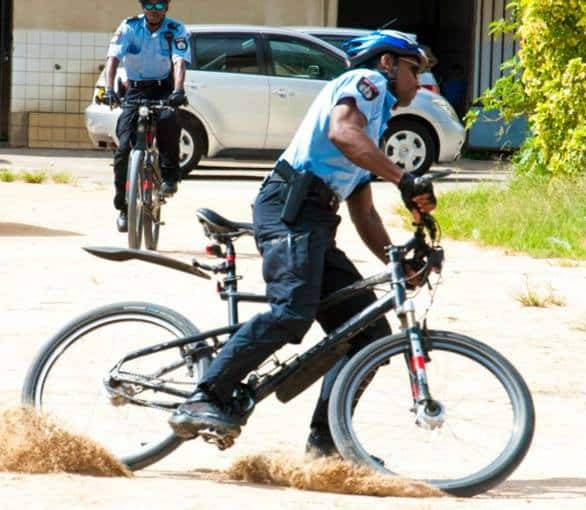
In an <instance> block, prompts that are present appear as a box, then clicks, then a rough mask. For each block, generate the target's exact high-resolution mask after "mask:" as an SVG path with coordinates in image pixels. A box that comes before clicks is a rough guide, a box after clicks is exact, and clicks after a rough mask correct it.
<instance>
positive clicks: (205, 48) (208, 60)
mask: <svg viewBox="0 0 586 510" xmlns="http://www.w3.org/2000/svg"><path fill="white" fill-rule="evenodd" d="M194 47H195V58H194V63H195V65H194V67H193V69H197V70H200V71H217V72H223V73H243V74H259V73H260V66H259V61H258V53H257V44H256V39H255V38H254V37H253V36H251V35H250V34H242V35H225V34H222V35H219V34H197V35H196V36H195V44H194Z"/></svg>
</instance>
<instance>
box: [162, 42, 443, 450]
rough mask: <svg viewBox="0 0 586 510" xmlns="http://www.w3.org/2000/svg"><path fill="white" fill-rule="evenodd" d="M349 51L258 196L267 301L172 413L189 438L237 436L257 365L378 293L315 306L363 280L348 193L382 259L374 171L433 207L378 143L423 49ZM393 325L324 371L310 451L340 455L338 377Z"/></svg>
mask: <svg viewBox="0 0 586 510" xmlns="http://www.w3.org/2000/svg"><path fill="white" fill-rule="evenodd" d="M347 52H348V54H349V56H350V57H351V62H352V63H353V67H354V68H355V69H353V70H350V71H348V72H346V73H344V74H343V75H341V76H339V77H338V78H337V79H335V80H333V81H331V82H329V83H328V84H327V85H326V86H325V87H324V88H323V89H322V91H321V92H320V94H319V95H318V96H317V98H316V99H315V101H314V102H313V104H312V106H311V107H310V109H309V111H308V112H307V114H306V116H305V118H304V120H303V122H302V123H301V125H300V126H299V128H298V130H297V133H296V135H295V137H294V138H293V140H292V142H291V144H290V145H289V147H288V148H287V150H286V151H285V152H284V153H283V155H282V156H281V158H280V160H279V161H278V162H277V165H276V166H275V169H274V170H273V172H272V173H271V174H269V175H268V176H267V178H266V179H265V181H264V182H263V184H262V186H261V189H260V192H259V194H258V196H257V198H256V201H255V204H254V229H255V238H256V243H257V246H258V248H259V250H260V252H261V254H262V257H263V266H262V269H263V277H264V279H265V281H266V284H267V296H268V297H269V300H270V305H271V309H270V311H268V312H266V313H263V314H259V315H256V316H255V317H253V318H252V319H251V320H249V321H248V322H247V323H245V324H244V325H243V326H242V327H241V328H240V329H239V330H238V331H237V332H236V333H235V334H234V335H233V336H232V337H231V338H230V339H229V340H228V342H227V344H226V345H225V346H224V347H223V348H222V350H221V351H220V352H219V354H218V356H217V357H216V358H215V359H214V360H213V361H212V363H211V365H210V367H209V369H208V371H207V372H206V373H204V375H203V377H202V379H201V381H200V382H199V384H198V387H197V389H196V391H195V393H194V394H193V395H192V396H191V397H190V398H188V399H187V401H186V402H185V403H183V404H182V405H181V406H179V408H178V409H177V411H176V412H175V413H174V414H173V416H172V417H171V418H170V420H169V423H170V425H171V427H172V428H173V430H174V431H175V433H176V434H177V435H179V436H181V437H185V438H189V437H193V436H194V435H196V434H197V432H198V431H200V430H202V429H209V428H212V429H215V430H216V432H218V433H220V434H224V435H229V436H232V437H236V436H237V435H238V434H239V433H240V426H241V425H243V423H244V421H245V419H246V417H243V416H242V415H239V414H238V412H237V411H236V410H237V406H236V401H235V400H234V399H233V395H234V390H235V389H236V388H238V387H239V383H240V382H241V381H242V380H243V379H244V377H245V376H246V375H247V374H248V373H249V372H250V371H252V370H254V369H256V368H257V367H258V366H259V365H260V364H261V363H262V362H263V361H264V360H265V359H266V358H267V357H268V356H270V355H271V354H272V353H273V352H274V351H276V350H277V349H279V348H280V347H282V346H283V345H285V344H286V343H288V342H292V343H298V342H300V341H301V339H302V338H303V336H304V335H305V333H306V332H307V330H308V329H309V327H310V326H311V324H312V322H313V321H314V320H315V319H317V320H318V322H319V323H320V325H321V326H322V328H323V329H324V330H325V331H326V332H331V331H333V330H334V329H335V328H337V327H338V326H340V325H341V324H342V323H343V322H345V321H346V320H347V319H348V318H349V317H351V316H352V315H354V314H357V313H358V312H360V311H361V310H363V309H364V308H365V307H366V306H368V305H369V304H370V303H372V302H374V301H375V300H376V296H375V294H374V293H373V292H370V293H362V294H360V295H357V296H356V297H354V298H351V299H349V300H346V301H344V302H343V303H340V305H339V306H338V307H336V306H334V307H328V309H327V310H323V311H322V310H320V308H319V303H320V300H321V299H323V298H324V297H326V296H328V295H329V294H331V293H332V292H335V291H336V290H338V289H340V288H342V287H345V286H347V285H349V284H351V283H353V282H355V281H357V280H359V279H361V278H362V277H361V275H360V273H359V272H358V270H357V269H356V267H355V266H354V264H353V263H352V262H351V261H350V260H349V259H348V257H347V256H346V255H345V253H344V252H343V251H342V250H340V249H339V248H338V247H337V246H336V243H335V235H336V230H337V227H338V224H339V222H340V217H339V216H338V215H337V214H336V211H337V204H338V202H339V201H344V200H345V201H346V202H347V204H348V209H349V212H350V217H351V219H352V222H353V223H354V225H355V227H356V229H357V231H358V234H359V235H360V237H361V239H362V240H363V242H364V243H365V244H366V245H367V246H368V248H369V249H370V250H371V251H372V252H373V253H374V254H375V255H376V256H377V257H378V258H379V259H380V260H381V261H382V262H383V263H387V262H388V261H387V258H386V257H387V255H386V252H385V249H384V248H385V246H388V245H390V243H391V241H390V238H389V236H388V234H387V232H386V230H385V228H384V226H383V223H382V221H381V218H380V216H379V214H378V213H377V211H376V209H375V207H374V204H373V200H372V190H371V186H370V182H371V180H372V179H373V178H374V177H375V176H378V177H380V178H382V179H384V180H386V181H390V182H392V183H394V184H396V185H397V186H398V188H399V190H400V191H401V194H402V197H403V200H404V202H405V205H406V206H407V208H408V209H410V210H411V212H412V214H413V217H414V219H415V221H419V220H420V214H421V213H427V212H429V211H431V210H432V209H433V208H434V207H435V197H434V194H433V187H432V185H431V183H427V184H425V185H418V184H416V182H415V179H414V177H413V176H412V175H411V174H409V173H404V172H403V170H402V169H401V168H399V167H398V166H397V165H395V164H394V163H393V162H392V161H391V160H390V159H389V158H388V157H387V156H386V155H385V154H384V153H383V152H382V151H381V150H380V149H379V147H378V142H379V140H380V138H381V136H382V134H383V132H384V131H385V129H386V127H387V122H388V120H389V119H390V117H391V109H392V108H394V107H395V106H398V105H400V106H406V105H408V104H409V103H410V102H411V100H412V99H413V98H414V97H415V94H416V92H417V89H418V85H419V83H418V74H419V73H420V72H421V71H422V70H423V68H424V67H425V65H426V63H427V58H426V57H425V53H424V52H423V50H422V49H421V48H420V47H419V46H418V45H417V44H416V43H415V42H414V41H412V40H411V39H409V38H408V37H400V36H398V35H397V34H396V33H392V32H384V31H382V32H374V33H372V34H369V35H366V36H363V37H359V38H356V39H353V40H351V41H349V43H348V47H347ZM300 179H301V180H300ZM299 182H302V183H303V184H304V185H303V186H301V185H297V184H296V183H299ZM295 190H297V191H298V192H299V193H301V196H295V193H294V192H295ZM285 197H286V198H285ZM390 332H391V331H390V327H389V325H388V323H387V321H386V319H384V318H383V319H381V320H379V321H378V322H377V323H376V324H374V325H373V326H370V327H369V328H367V329H366V330H365V331H363V332H362V333H361V334H360V335H358V336H356V337H355V338H354V339H353V340H352V346H353V347H352V349H351V350H350V351H349V353H348V354H347V355H346V356H345V357H344V358H342V359H340V360H339V361H338V362H337V363H336V364H335V365H334V366H333V367H332V368H331V369H330V371H329V372H328V373H327V374H326V375H325V377H324V380H323V383H322V389H321V394H320V398H319V400H318V403H317V406H316V408H315V411H314V414H313V418H312V421H311V431H310V434H309V438H308V442H307V449H308V450H314V451H315V452H317V453H318V454H321V455H331V454H333V453H335V452H336V448H335V445H334V443H333V440H332V437H331V435H330V430H329V425H328V418H327V410H328V402H329V395H330V392H331V389H332V387H333V383H334V381H335V379H336V376H337V374H338V373H339V372H340V370H341V369H342V367H343V366H344V365H345V364H346V363H347V362H348V360H349V359H350V357H352V355H353V354H354V353H356V352H357V351H358V350H359V349H360V348H362V347H364V346H365V345H367V344H368V343H370V342H372V341H374V340H376V339H378V338H381V337H383V336H386V335H389V334H390Z"/></svg>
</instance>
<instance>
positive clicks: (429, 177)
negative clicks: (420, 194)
mask: <svg viewBox="0 0 586 510" xmlns="http://www.w3.org/2000/svg"><path fill="white" fill-rule="evenodd" d="M452 173H453V172H452V171H451V170H442V171H441V172H430V173H428V174H426V175H422V176H421V177H416V178H415V185H416V186H420V185H422V184H425V183H427V182H430V181H437V180H438V179H442V178H443V177H447V176H448V175H451V174H452Z"/></svg>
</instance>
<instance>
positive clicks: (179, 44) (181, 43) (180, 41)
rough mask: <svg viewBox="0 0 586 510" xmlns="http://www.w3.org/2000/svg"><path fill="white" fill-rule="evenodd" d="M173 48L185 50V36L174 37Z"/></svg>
mask: <svg viewBox="0 0 586 510" xmlns="http://www.w3.org/2000/svg"><path fill="white" fill-rule="evenodd" d="M175 48H177V49H178V50H179V51H185V50H186V49H187V41H186V40H185V37H178V38H177V39H175Z"/></svg>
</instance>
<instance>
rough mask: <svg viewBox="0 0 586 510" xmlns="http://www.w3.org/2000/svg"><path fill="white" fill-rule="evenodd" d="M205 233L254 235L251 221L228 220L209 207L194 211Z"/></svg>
mask: <svg viewBox="0 0 586 510" xmlns="http://www.w3.org/2000/svg"><path fill="white" fill-rule="evenodd" d="M195 215H196V216H197V219H198V220H199V222H200V223H201V224H202V226H203V228H204V230H205V231H206V233H209V234H227V235H230V236H235V237H237V236H241V235H250V236H251V235H254V229H253V226H252V223H238V222H235V221H230V220H228V219H226V218H224V217H223V216H220V215H219V214H218V213H216V212H214V211H212V210H211V209H198V210H197V211H196V212H195Z"/></svg>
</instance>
